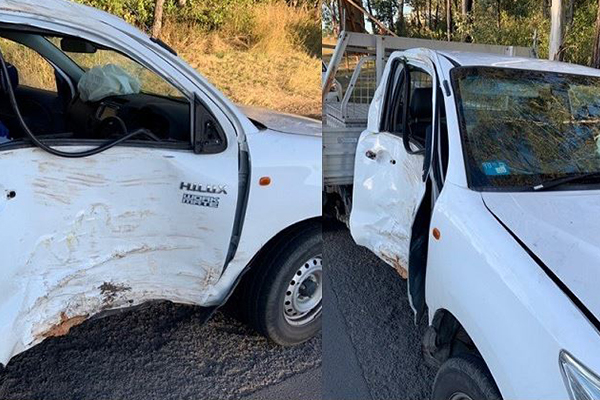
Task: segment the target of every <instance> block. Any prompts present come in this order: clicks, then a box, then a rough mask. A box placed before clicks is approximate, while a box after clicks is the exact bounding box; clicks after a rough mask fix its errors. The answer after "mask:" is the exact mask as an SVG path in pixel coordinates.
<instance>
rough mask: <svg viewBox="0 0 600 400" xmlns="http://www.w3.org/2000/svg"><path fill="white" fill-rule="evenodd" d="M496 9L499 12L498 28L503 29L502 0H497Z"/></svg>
mask: <svg viewBox="0 0 600 400" xmlns="http://www.w3.org/2000/svg"><path fill="white" fill-rule="evenodd" d="M496 9H497V12H498V30H500V29H502V9H501V4H500V0H496Z"/></svg>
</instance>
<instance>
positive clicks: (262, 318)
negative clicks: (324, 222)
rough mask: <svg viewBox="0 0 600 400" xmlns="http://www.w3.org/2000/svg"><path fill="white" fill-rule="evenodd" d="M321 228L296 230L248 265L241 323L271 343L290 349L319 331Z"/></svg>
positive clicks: (314, 226) (321, 283) (320, 309)
mask: <svg viewBox="0 0 600 400" xmlns="http://www.w3.org/2000/svg"><path fill="white" fill-rule="evenodd" d="M322 248H323V242H322V235H321V226H320V225H316V224H315V225H312V226H309V227H306V228H303V229H302V230H300V231H297V232H295V233H294V234H293V235H291V236H290V237H288V238H286V239H285V240H283V241H280V242H279V244H278V245H277V246H276V247H275V248H274V249H273V251H272V252H271V253H270V254H269V255H268V256H267V257H265V258H266V259H264V260H263V262H261V263H259V264H258V265H256V266H254V267H253V270H251V276H250V277H249V279H248V280H247V282H246V287H245V290H244V296H243V298H242V302H243V303H245V304H244V314H245V315H244V317H245V318H244V319H245V320H246V321H247V322H248V323H249V324H250V325H252V326H253V327H254V328H255V329H256V330H257V331H259V332H260V333H262V334H263V335H265V336H266V337H267V338H269V339H271V340H272V341H273V342H275V343H277V344H280V345H283V346H291V345H295V344H299V343H302V342H304V341H306V340H308V339H310V338H312V337H313V336H315V335H316V334H317V333H318V332H319V331H320V329H321V316H322V309H323V304H322V303H323V302H322V300H323V266H322Z"/></svg>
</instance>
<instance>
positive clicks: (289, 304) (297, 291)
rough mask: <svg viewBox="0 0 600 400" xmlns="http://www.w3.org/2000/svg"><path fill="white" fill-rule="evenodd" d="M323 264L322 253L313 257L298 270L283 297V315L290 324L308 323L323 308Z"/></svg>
mask: <svg viewBox="0 0 600 400" xmlns="http://www.w3.org/2000/svg"><path fill="white" fill-rule="evenodd" d="M322 300H323V265H322V257H321V255H318V256H315V257H312V258H311V259H309V260H307V261H306V262H304V263H302V265H301V266H300V267H299V268H298V269H297V270H296V272H295V273H294V276H293V278H292V279H291V280H290V282H289V283H288V287H287V289H286V291H285V296H284V299H283V316H284V317H285V320H286V321H287V322H288V323H289V324H290V325H295V326H300V325H306V324H308V323H309V322H311V321H312V320H314V319H315V318H316V317H317V316H318V315H319V314H320V313H321V310H322V308H323V305H322Z"/></svg>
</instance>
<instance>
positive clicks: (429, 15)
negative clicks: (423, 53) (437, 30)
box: [427, 0, 432, 30]
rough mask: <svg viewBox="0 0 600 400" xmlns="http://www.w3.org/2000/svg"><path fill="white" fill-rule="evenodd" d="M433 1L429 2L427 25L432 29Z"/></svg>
mask: <svg viewBox="0 0 600 400" xmlns="http://www.w3.org/2000/svg"><path fill="white" fill-rule="evenodd" d="M431 1H432V0H429V2H428V3H427V27H428V28H429V30H431V26H432V23H431V19H432V18H431Z"/></svg>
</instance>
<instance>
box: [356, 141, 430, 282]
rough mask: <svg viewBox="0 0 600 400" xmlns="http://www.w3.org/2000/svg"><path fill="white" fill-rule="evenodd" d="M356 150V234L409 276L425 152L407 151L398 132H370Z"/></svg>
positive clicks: (404, 275) (364, 243)
mask: <svg viewBox="0 0 600 400" xmlns="http://www.w3.org/2000/svg"><path fill="white" fill-rule="evenodd" d="M368 150H371V151H373V152H374V153H375V155H376V156H375V160H374V161H373V160H371V159H369V158H367V157H365V154H366V152H367V151H368ZM356 154H357V156H356V167H355V175H354V181H355V188H354V200H353V209H352V214H351V216H350V229H351V232H352V236H353V238H354V240H355V241H356V243H357V244H359V245H362V246H366V247H367V248H369V249H371V250H372V251H373V252H374V253H375V254H377V255H379V256H380V257H381V258H382V259H383V260H384V261H386V262H387V263H388V264H390V265H391V266H392V267H394V269H396V270H397V271H398V272H399V273H400V275H401V276H403V277H406V271H407V270H408V256H409V248H410V237H411V231H412V222H413V220H414V216H415V214H416V212H417V207H418V205H419V204H420V201H421V198H422V196H423V193H424V191H425V183H424V182H423V181H422V177H421V175H422V172H423V156H420V155H416V156H415V155H410V154H407V153H406V151H405V150H404V148H403V147H402V145H401V140H400V139H399V138H398V137H397V136H395V135H392V134H389V133H379V134H372V133H370V132H364V133H363V135H362V136H361V139H360V141H359V144H358V148H357V152H356Z"/></svg>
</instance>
